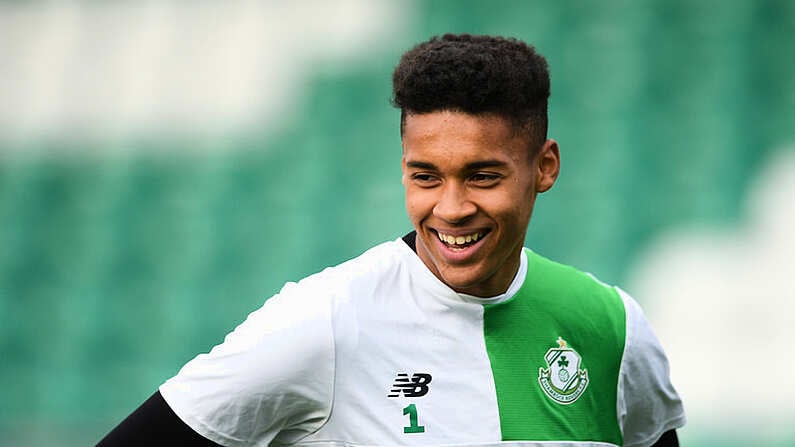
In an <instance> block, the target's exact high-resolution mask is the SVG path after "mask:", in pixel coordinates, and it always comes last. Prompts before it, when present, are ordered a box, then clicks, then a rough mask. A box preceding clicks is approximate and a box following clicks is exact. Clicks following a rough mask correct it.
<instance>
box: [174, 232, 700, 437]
mask: <svg viewBox="0 0 795 447" xmlns="http://www.w3.org/2000/svg"><path fill="white" fill-rule="evenodd" d="M160 392H161V394H162V395H163V397H164V398H165V400H166V402H168V404H169V406H170V407H171V408H172V409H173V410H174V412H175V413H176V414H177V415H178V416H179V417H180V418H181V419H182V420H183V421H184V422H185V423H186V424H187V425H188V426H190V427H191V428H192V429H193V430H195V431H196V432H198V433H199V434H201V435H202V436H204V437H206V438H208V439H210V440H212V441H214V442H216V443H218V444H221V445H225V446H268V445H275V446H281V445H301V446H317V447H324V446H339V447H342V446H376V445H377V446H397V445H437V446H438V445H445V446H467V447H478V446H484V447H485V446H502V447H512V446H515V447H519V446H522V447H532V446H552V445H559V444H563V443H565V445H566V446H571V447H574V446H621V445H624V446H646V445H651V444H652V443H654V442H655V441H656V440H657V439H658V438H659V437H660V435H662V434H663V433H664V432H666V431H668V430H671V429H674V428H678V427H681V426H682V425H684V422H685V417H684V411H683V408H682V403H681V400H680V398H679V396H678V394H677V393H676V391H675V389H674V388H673V386H672V385H671V383H670V380H669V374H668V363H667V359H666V357H665V354H664V352H663V350H662V348H661V346H660V343H659V342H658V340H657V338H656V337H655V335H654V333H653V331H652V329H651V327H650V326H649V324H648V322H647V321H646V319H645V317H644V315H643V313H642V311H641V309H640V307H639V306H638V304H637V303H636V302H635V301H634V300H633V299H632V298H631V297H629V296H628V295H627V294H626V293H624V292H623V291H622V290H620V289H618V288H615V287H611V286H608V285H605V284H603V283H601V282H599V281H598V280H596V279H595V278H593V277H592V276H590V275H588V274H585V273H582V272H580V271H578V270H576V269H574V268H572V267H568V266H565V265H562V264H558V263H555V262H552V261H550V260H548V259H546V258H544V257H542V256H540V255H538V254H537V253H534V252H533V251H531V250H529V249H524V251H523V252H522V254H521V263H520V268H519V271H518V273H517V274H516V277H515V278H514V280H513V282H512V283H511V285H510V287H509V289H508V291H507V292H506V293H504V294H502V295H500V296H497V297H492V298H478V297H474V296H469V295H465V294H460V293H457V292H455V291H453V290H452V289H450V288H449V287H448V286H447V285H445V284H444V283H443V282H441V281H440V280H439V279H438V278H436V276H434V275H433V273H431V271H430V270H428V268H427V267H426V266H425V265H424V263H423V262H422V261H421V260H420V259H419V257H418V256H417V255H416V253H415V252H414V251H413V250H412V249H411V248H410V247H409V246H408V245H407V244H406V243H404V242H403V241H402V240H400V239H398V240H395V241H391V242H387V243H384V244H381V245H378V246H376V247H374V248H372V249H370V250H368V251H367V252H365V253H364V254H362V255H360V256H359V257H357V258H354V259H352V260H350V261H348V262H345V263H343V264H340V265H338V266H335V267H330V268H327V269H325V270H323V271H322V272H320V273H317V274H314V275H311V276H309V277H307V278H305V279H303V280H301V281H299V282H298V283H287V284H286V285H285V286H284V287H283V288H282V289H281V291H280V292H279V293H278V294H277V295H275V296H274V297H272V298H270V299H268V300H267V301H266V302H265V303H264V305H263V306H262V307H261V308H260V309H258V310H256V311H254V312H252V313H251V314H250V315H249V316H248V318H247V319H246V320H245V322H243V323H242V324H241V325H240V326H238V327H237V328H236V329H235V330H234V331H233V332H231V333H230V334H229V335H227V337H226V338H225V340H224V341H223V343H221V344H219V345H218V346H216V347H214V348H213V349H212V350H211V351H210V352H209V353H207V354H201V355H199V356H197V357H196V358H194V359H193V360H191V361H190V362H188V363H187V364H186V365H185V366H184V367H183V368H182V369H181V370H180V371H179V373H178V374H177V375H176V376H175V377H173V378H171V379H169V380H168V381H166V382H165V383H164V384H163V385H162V386H161V387H160Z"/></svg>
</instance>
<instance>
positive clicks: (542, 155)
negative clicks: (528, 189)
mask: <svg viewBox="0 0 795 447" xmlns="http://www.w3.org/2000/svg"><path fill="white" fill-rule="evenodd" d="M536 170H537V171H536V192H544V191H547V190H549V188H552V185H554V184H555V180H557V178H558V174H559V173H560V149H559V148H558V142H557V141H555V140H552V139H549V140H547V141H545V142H544V144H543V145H542V146H541V149H540V150H539V151H538V154H537V155H536Z"/></svg>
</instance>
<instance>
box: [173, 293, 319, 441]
mask: <svg viewBox="0 0 795 447" xmlns="http://www.w3.org/2000/svg"><path fill="white" fill-rule="evenodd" d="M305 292H306V290H304V288H301V287H299V286H297V285H294V284H293V285H289V286H288V287H285V289H283V290H282V293H280V294H279V295H277V296H276V297H274V298H271V299H270V300H268V301H267V302H266V303H265V305H264V306H262V308H260V309H259V310H257V311H255V312H253V313H252V314H250V315H249V317H248V318H247V319H246V321H245V322H244V323H242V324H241V325H240V326H238V327H237V328H236V329H235V330H234V331H233V332H232V333H230V334H229V335H228V336H227V337H226V339H225V340H224V342H223V343H222V344H220V345H218V346H216V347H215V348H213V349H212V351H210V352H209V353H208V354H202V355H199V356H197V357H196V358H194V359H193V360H191V361H190V362H188V363H187V364H186V365H185V366H184V367H183V368H182V369H181V370H180V372H179V373H178V374H177V375H176V376H175V377H173V378H171V379H169V380H168V381H166V382H165V383H164V384H163V385H162V386H161V387H160V392H161V393H162V395H163V397H164V398H165V401H166V402H168V404H169V406H170V407H171V408H172V409H173V410H174V412H175V413H176V414H177V415H178V416H179V417H180V418H181V419H182V420H183V421H185V422H186V423H187V424H188V425H189V426H190V427H191V428H192V429H193V430H194V431H196V432H197V433H200V434H201V435H202V436H204V437H206V438H209V439H211V440H213V441H215V442H217V443H219V444H223V445H228V446H245V445H252V444H255V443H257V444H258V445H265V444H267V443H269V442H270V441H272V440H274V439H278V440H279V441H282V442H293V441H296V440H298V439H300V438H302V437H303V436H306V435H307V434H309V433H311V432H312V431H314V430H316V429H317V428H318V427H319V426H320V425H321V424H322V423H323V421H325V419H326V418H327V417H328V414H329V412H330V408H331V393H332V390H333V369H334V340H333V330H332V326H331V322H330V310H329V309H330V306H328V305H325V304H327V303H323V302H312V301H313V299H314V297H312V296H307V294H306V293H305ZM315 301H321V300H315Z"/></svg>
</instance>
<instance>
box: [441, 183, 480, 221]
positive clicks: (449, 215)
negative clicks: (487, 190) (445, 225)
mask: <svg viewBox="0 0 795 447" xmlns="http://www.w3.org/2000/svg"><path fill="white" fill-rule="evenodd" d="M440 193H441V195H440V196H439V199H438V200H437V202H436V205H435V206H434V207H433V214H434V216H436V217H438V218H440V219H442V220H444V221H445V222H449V223H461V222H464V221H466V220H467V219H468V218H470V217H472V216H473V215H475V213H476V212H477V206H475V204H474V203H473V202H472V201H471V200H469V198H468V197H467V191H466V187H465V186H464V185H461V184H458V183H456V182H447V183H445V184H444V185H443V186H442V188H440Z"/></svg>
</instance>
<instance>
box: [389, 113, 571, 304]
mask: <svg viewBox="0 0 795 447" xmlns="http://www.w3.org/2000/svg"><path fill="white" fill-rule="evenodd" d="M529 138H530V137H529V135H528V134H527V132H525V131H520V130H517V129H515V128H514V126H513V125H512V124H511V122H510V121H508V120H507V119H505V118H502V117H500V116H497V115H490V114H485V115H470V114H467V113H464V112H455V111H438V112H431V113H423V114H409V115H407V116H406V118H405V121H404V124H403V185H404V187H405V189H406V209H407V211H408V215H409V218H410V219H411V222H412V224H413V225H414V228H415V229H416V230H417V255H418V256H419V257H420V259H422V261H423V262H424V263H425V265H426V266H428V268H429V269H430V270H431V272H433V274H434V275H436V277H437V278H439V279H440V280H441V281H442V282H444V283H445V284H447V285H448V286H449V287H450V288H452V289H453V290H455V291H456V292H461V293H467V294H470V295H475V296H482V297H488V296H494V295H499V294H500V293H503V292H505V291H506V290H507V289H508V286H510V283H511V281H512V280H513V277H514V276H515V275H516V272H517V270H518V269H519V259H520V253H521V250H522V246H523V244H524V237H525V231H526V230H527V224H528V223H529V221H530V216H531V214H532V212H533V205H534V204H535V198H536V194H537V193H539V192H543V191H546V190H547V189H549V188H551V187H552V185H553V184H554V183H555V179H556V178H557V174H558V171H559V167H560V156H559V153H558V146H557V143H555V141H554V140H547V141H546V142H545V143H544V144H543V146H542V147H541V148H540V149H539V150H538V151H537V152H536V153H535V155H533V154H532V148H531V147H530V143H529V141H530V140H529Z"/></svg>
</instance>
